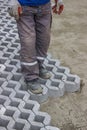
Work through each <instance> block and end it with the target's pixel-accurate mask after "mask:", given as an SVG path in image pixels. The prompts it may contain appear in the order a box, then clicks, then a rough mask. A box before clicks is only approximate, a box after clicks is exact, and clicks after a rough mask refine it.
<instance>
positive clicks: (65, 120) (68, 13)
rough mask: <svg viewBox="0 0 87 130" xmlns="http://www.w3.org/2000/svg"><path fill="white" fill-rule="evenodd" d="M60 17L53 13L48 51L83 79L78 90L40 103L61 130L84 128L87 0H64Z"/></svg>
mask: <svg viewBox="0 0 87 130" xmlns="http://www.w3.org/2000/svg"><path fill="white" fill-rule="evenodd" d="M64 3H65V9H64V12H63V14H62V15H61V16H57V15H54V16H53V24H52V38H51V45H50V48H49V52H50V53H51V54H52V56H53V58H54V59H59V60H60V61H61V65H63V66H66V67H69V68H70V70H71V73H72V74H77V75H78V76H79V77H80V78H81V79H83V82H84V85H83V88H82V91H81V92H76V93H69V94H65V95H64V96H63V97H61V98H56V99H50V100H49V101H47V102H46V103H44V104H42V105H41V110H42V111H46V112H48V113H49V114H50V115H51V117H52V125H54V126H56V127H59V128H61V130H87V0H64Z"/></svg>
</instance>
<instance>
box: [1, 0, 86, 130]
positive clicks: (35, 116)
mask: <svg viewBox="0 0 87 130" xmlns="http://www.w3.org/2000/svg"><path fill="white" fill-rule="evenodd" d="M6 2H7V1H4V2H3V1H2V0H1V1H0V3H1V5H0V11H1V14H0V17H1V21H0V30H1V31H0V33H1V34H0V40H1V41H0V85H1V88H0V108H1V110H0V115H1V116H0V126H1V128H0V129H7V130H13V129H16V130H22V129H23V130H25V129H26V130H33V129H34V130H49V129H50V130H58V128H57V127H51V126H50V122H51V118H50V116H49V115H48V114H47V113H45V112H41V111H40V110H39V109H40V105H39V104H38V102H39V103H41V102H44V101H47V99H48V98H50V97H51V98H52V100H51V101H53V100H54V101H56V99H53V98H54V97H60V96H63V95H64V94H65V92H75V91H77V90H79V88H80V78H79V77H78V76H77V75H72V74H70V70H69V68H67V67H63V66H61V65H60V62H59V60H55V59H52V58H51V56H50V55H48V57H47V59H46V60H45V62H44V64H45V66H46V67H47V69H48V70H49V71H50V73H51V74H52V77H51V79H50V80H47V81H45V80H41V83H42V85H43V88H44V89H43V94H42V95H39V96H36V95H33V94H32V93H30V92H27V91H26V86H25V85H24V84H23V76H22V74H21V73H20V61H19V50H20V41H19V38H18V35H17V28H16V22H15V21H14V19H11V18H10V17H9V15H8V14H7V12H6V10H7V3H6ZM33 100H37V101H38V102H36V101H33ZM49 102H50V101H49ZM48 104H49V103H48ZM45 105H46V104H45ZM50 105H51V104H50ZM70 106H71V105H70ZM43 108H44V107H43ZM69 112H71V111H69ZM66 119H67V115H66ZM3 122H4V123H3ZM67 122H68V124H67V125H66V124H65V126H64V129H65V130H66V129H67V128H68V127H69V129H70V125H72V123H70V120H68V119H67ZM83 122H84V121H83ZM59 126H60V127H62V125H61V123H60V125H59ZM83 127H84V126H83ZM71 128H74V126H71ZM78 128H80V127H78Z"/></svg>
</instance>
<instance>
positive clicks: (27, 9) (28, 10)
mask: <svg viewBox="0 0 87 130" xmlns="http://www.w3.org/2000/svg"><path fill="white" fill-rule="evenodd" d="M22 11H23V13H22V15H30V14H32V13H33V14H48V13H51V3H50V2H49V3H47V4H44V5H40V6H22Z"/></svg>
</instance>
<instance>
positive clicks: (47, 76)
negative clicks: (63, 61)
mask: <svg viewBox="0 0 87 130" xmlns="http://www.w3.org/2000/svg"><path fill="white" fill-rule="evenodd" d="M39 77H40V78H42V79H50V78H51V74H50V72H49V71H48V70H47V69H46V68H45V67H43V66H42V67H40V70H39Z"/></svg>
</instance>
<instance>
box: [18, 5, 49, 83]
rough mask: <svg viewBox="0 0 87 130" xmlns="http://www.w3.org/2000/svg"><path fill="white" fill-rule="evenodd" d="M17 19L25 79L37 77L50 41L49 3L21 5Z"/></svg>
mask: <svg viewBox="0 0 87 130" xmlns="http://www.w3.org/2000/svg"><path fill="white" fill-rule="evenodd" d="M22 9H23V13H22V15H21V16H20V18H19V20H18V21H17V27H18V33H19V37H20V42H21V50H20V57H21V58H20V61H21V68H22V73H23V74H24V77H25V80H27V81H30V80H33V79H36V78H38V76H39V65H40V64H42V63H43V61H44V58H45V57H46V55H47V50H48V47H49V43H50V24H51V5H50V3H47V4H45V5H41V6H37V7H31V6H22Z"/></svg>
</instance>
